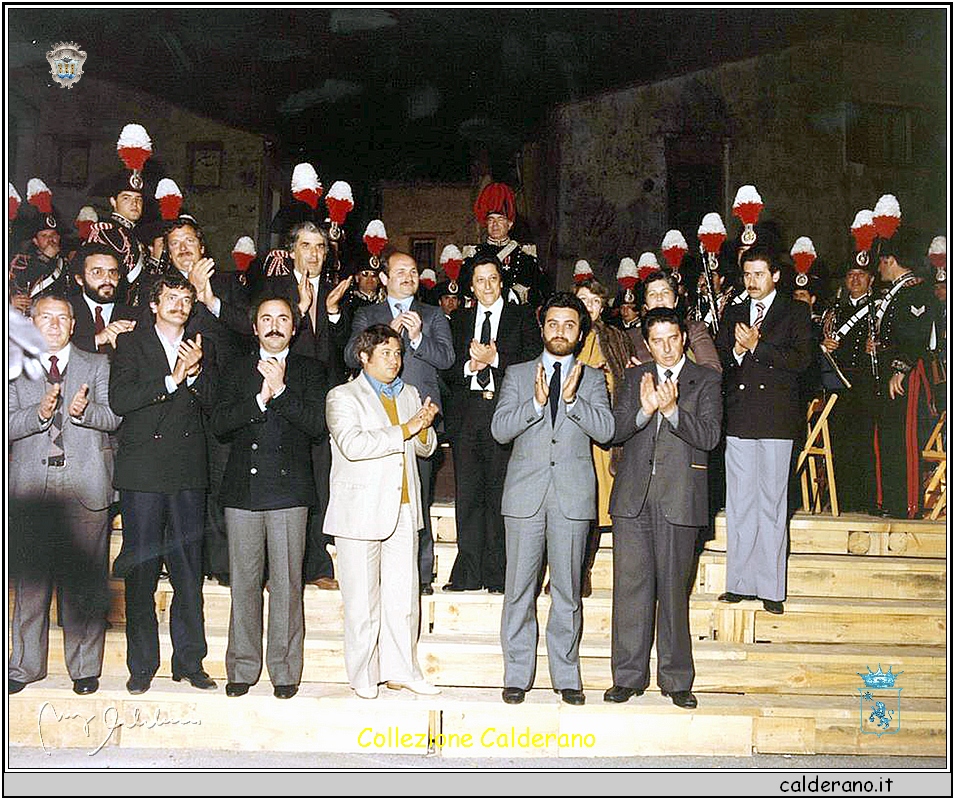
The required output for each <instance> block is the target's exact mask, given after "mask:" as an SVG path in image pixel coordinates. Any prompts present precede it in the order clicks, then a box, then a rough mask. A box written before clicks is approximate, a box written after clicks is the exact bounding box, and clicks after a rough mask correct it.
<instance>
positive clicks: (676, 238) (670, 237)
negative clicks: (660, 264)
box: [660, 229, 690, 269]
mask: <svg viewBox="0 0 955 800" xmlns="http://www.w3.org/2000/svg"><path fill="white" fill-rule="evenodd" d="M689 249H690V248H689V247H688V246H687V243H686V238H684V236H683V234H682V233H680V232H679V231H678V230H676V229H674V230H669V231H667V232H666V233H665V234H664V236H663V243H662V244H661V245H660V250H661V252H662V253H663V257H664V258H665V259H666V262H667V264H669V265H670V267H671V269H679V268H680V264H682V263H683V256H685V255H686V252H687V250H689Z"/></svg>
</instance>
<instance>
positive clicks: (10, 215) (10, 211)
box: [7, 183, 23, 222]
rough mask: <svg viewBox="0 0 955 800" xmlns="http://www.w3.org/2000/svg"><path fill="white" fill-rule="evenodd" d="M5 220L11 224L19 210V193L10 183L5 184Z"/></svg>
mask: <svg viewBox="0 0 955 800" xmlns="http://www.w3.org/2000/svg"><path fill="white" fill-rule="evenodd" d="M7 187H8V188H7V219H8V220H10V221H11V222H12V221H13V220H15V219H16V218H17V212H18V211H19V210H20V203H21V202H23V201H22V200H21V199H20V193H19V192H18V191H17V187H16V186H14V185H13V184H12V183H8V184H7Z"/></svg>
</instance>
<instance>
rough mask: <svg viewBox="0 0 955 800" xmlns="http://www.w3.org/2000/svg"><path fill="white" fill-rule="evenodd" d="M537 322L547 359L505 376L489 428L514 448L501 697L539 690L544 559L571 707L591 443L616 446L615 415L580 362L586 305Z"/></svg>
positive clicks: (557, 681)
mask: <svg viewBox="0 0 955 800" xmlns="http://www.w3.org/2000/svg"><path fill="white" fill-rule="evenodd" d="M540 316H541V328H542V331H541V334H542V336H543V339H544V352H543V354H542V355H541V357H540V358H537V359H535V360H533V361H526V362H524V363H523V364H515V365H514V366H512V367H510V368H509V369H508V371H507V373H506V374H505V376H504V383H503V386H502V387H501V399H500V400H499V401H498V404H497V408H496V409H495V410H494V416H493V418H492V419H491V434H492V435H493V436H494V438H495V439H496V440H497V441H498V442H500V443H501V444H507V443H509V442H512V441H513V442H514V449H513V450H512V451H511V458H510V461H508V463H507V477H506V478H505V480H504V495H503V501H502V503H501V512H502V513H503V514H504V525H505V544H506V547H507V572H506V577H505V580H504V608H503V610H502V613H501V647H502V649H503V651H504V691H503V692H502V697H503V699H504V702H505V703H511V704H514V703H521V702H523V700H524V694H525V693H526V692H527V690H529V689H530V688H531V687H532V686H533V685H534V673H535V669H536V664H537V611H536V600H537V590H538V586H539V575H540V569H541V564H542V562H543V559H544V554H545V552H546V555H547V562H548V565H549V567H550V600H551V608H550V614H549V616H548V619H547V661H548V664H549V666H550V677H551V684H552V686H553V687H554V691H555V692H559V693H560V695H561V699H562V700H563V701H564V702H565V703H568V704H570V705H583V703H584V702H585V698H584V693H583V691H582V689H581V686H582V684H581V680H580V661H579V658H578V648H579V645H580V635H581V631H582V628H583V613H582V609H581V604H580V584H581V576H582V574H583V569H582V567H583V561H584V551H585V548H586V544H587V535H588V533H589V531H590V523H591V521H592V520H593V519H594V518H595V517H596V515H597V499H596V478H595V474H594V462H593V456H592V453H591V449H592V448H591V440H593V441H596V442H598V443H600V442H606V441H608V440H609V439H610V437H611V436H612V435H613V412H612V411H611V410H610V398H609V397H608V395H607V384H606V382H605V381H604V378H603V375H602V374H601V373H600V370H597V369H594V368H593V367H588V366H585V365H584V364H583V363H582V362H579V361H577V360H576V358H575V356H576V354H577V353H578V352H579V351H580V348H581V347H582V343H583V342H584V340H585V339H586V338H587V333H588V332H589V330H590V315H589V314H588V313H587V309H586V307H585V306H584V304H583V301H581V300H580V298H579V297H577V296H576V295H573V294H570V293H568V292H560V293H557V294H554V295H552V296H551V297H550V299H549V300H548V301H547V302H546V303H545V304H544V305H543V307H542V308H541V310H540Z"/></svg>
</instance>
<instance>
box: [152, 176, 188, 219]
mask: <svg viewBox="0 0 955 800" xmlns="http://www.w3.org/2000/svg"><path fill="white" fill-rule="evenodd" d="M156 199H157V200H158V201H159V213H160V214H161V215H162V218H163V219H166V220H169V219H175V218H176V217H178V216H179V209H180V208H182V192H180V191H179V187H178V186H176V182H175V181H174V180H172V179H171V178H163V179H162V180H161V181H159V185H158V186H156Z"/></svg>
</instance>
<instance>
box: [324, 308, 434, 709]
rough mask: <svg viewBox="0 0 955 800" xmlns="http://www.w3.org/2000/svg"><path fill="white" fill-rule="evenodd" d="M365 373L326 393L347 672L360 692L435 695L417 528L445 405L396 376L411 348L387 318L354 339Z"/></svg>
mask: <svg viewBox="0 0 955 800" xmlns="http://www.w3.org/2000/svg"><path fill="white" fill-rule="evenodd" d="M354 347H355V352H356V353H357V354H358V360H359V361H360V362H361V366H362V374H361V375H359V376H358V377H357V378H355V380H353V381H351V382H350V383H346V384H343V385H341V386H336V387H335V388H334V389H332V391H330V392H329V393H328V398H327V401H326V404H325V417H326V421H327V423H328V431H329V434H330V436H331V446H332V470H331V477H330V489H331V491H330V499H329V503H328V510H327V512H326V513H325V524H324V531H325V533H326V534H328V535H330V536H334V537H335V548H336V550H337V553H338V581H339V584H340V586H341V592H342V602H343V603H344V607H345V670H346V672H347V673H348V682H349V684H351V687H352V688H353V689H354V690H355V694H357V695H358V696H359V697H361V698H364V699H366V700H371V699H374V698H375V697H377V696H378V684H379V683H381V682H382V681H384V682H386V683H387V685H388V688H390V689H409V690H410V691H412V692H415V693H416V694H437V693H438V690H437V689H435V687H434V686H432V685H431V684H430V683H428V682H427V681H425V680H424V677H423V675H422V672H421V668H420V667H419V666H418V658H417V653H416V647H417V636H418V614H419V607H418V604H419V600H418V592H419V586H418V568H417V556H418V530H419V529H420V528H421V527H422V522H421V517H422V510H421V484H420V479H419V475H418V467H417V461H416V458H427V457H428V456H429V455H431V453H433V452H434V449H435V447H436V445H437V437H436V436H435V433H434V429H433V428H432V423H433V422H434V418H435V415H436V414H437V413H438V407H437V405H436V404H435V403H432V402H431V398H430V397H427V398H425V400H424V403H422V402H421V399H420V397H419V395H418V391H417V390H416V389H415V388H414V387H413V386H411V385H410V384H406V383H404V382H403V381H402V380H401V378H399V377H398V375H399V373H400V372H401V358H402V352H403V349H404V346H403V343H402V341H401V338H400V334H398V333H396V332H395V330H394V329H393V328H391V327H390V326H388V325H381V324H379V325H372V326H371V327H369V328H368V329H366V330H365V331H364V332H362V333H361V334H359V336H358V337H357V339H356V340H355V342H354Z"/></svg>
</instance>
